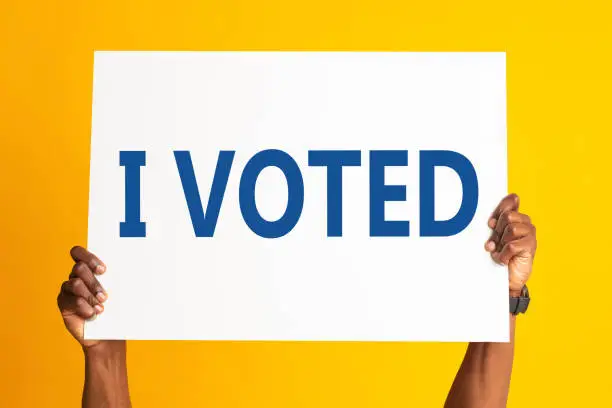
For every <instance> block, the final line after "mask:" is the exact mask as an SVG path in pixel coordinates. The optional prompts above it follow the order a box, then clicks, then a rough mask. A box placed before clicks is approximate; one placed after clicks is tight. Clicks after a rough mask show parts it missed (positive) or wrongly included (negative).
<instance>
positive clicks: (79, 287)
mask: <svg viewBox="0 0 612 408" xmlns="http://www.w3.org/2000/svg"><path fill="white" fill-rule="evenodd" d="M62 292H63V293H65V294H66V295H70V296H76V297H80V298H83V299H85V301H87V303H89V304H90V305H91V306H92V307H93V308H94V309H95V310H96V311H97V312H100V313H101V312H102V311H103V310H104V308H103V306H102V305H101V304H100V301H99V300H98V299H97V298H96V297H95V296H94V295H93V294H92V293H91V292H90V291H89V289H88V288H87V286H86V285H85V282H83V280H81V278H72V279H69V280H67V281H66V282H64V283H63V284H62Z"/></svg>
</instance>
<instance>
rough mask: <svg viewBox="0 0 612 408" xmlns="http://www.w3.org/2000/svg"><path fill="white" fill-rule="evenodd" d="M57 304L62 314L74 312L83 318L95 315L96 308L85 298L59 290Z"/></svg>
mask: <svg viewBox="0 0 612 408" xmlns="http://www.w3.org/2000/svg"><path fill="white" fill-rule="evenodd" d="M57 306H58V307H59V309H60V311H61V313H62V315H70V314H76V315H78V316H80V317H82V318H83V319H91V318H92V317H94V316H96V310H95V309H94V308H93V306H91V305H90V304H89V303H87V301H86V300H85V299H83V298H81V297H76V296H74V295H69V294H67V293H64V292H60V294H59V296H58V297H57Z"/></svg>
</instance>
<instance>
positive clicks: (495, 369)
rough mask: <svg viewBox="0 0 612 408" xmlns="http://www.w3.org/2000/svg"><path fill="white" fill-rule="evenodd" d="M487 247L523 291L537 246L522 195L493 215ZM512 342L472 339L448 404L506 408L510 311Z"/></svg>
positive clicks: (450, 407) (515, 289)
mask: <svg viewBox="0 0 612 408" xmlns="http://www.w3.org/2000/svg"><path fill="white" fill-rule="evenodd" d="M489 227H491V229H492V233H491V237H490V238H489V240H488V241H487V242H486V244H485V250H486V251H487V252H489V253H491V257H492V258H493V260H494V261H496V262H498V263H500V264H503V265H507V266H508V283H509V292H510V296H512V297H517V296H519V295H520V293H521V290H522V289H523V286H525V283H526V282H527V280H528V279H529V276H530V275H531V271H532V265H533V258H534V256H535V251H536V247H537V241H536V234H535V227H534V226H533V224H532V223H531V219H530V218H529V216H527V215H525V214H521V213H520V212H519V198H518V196H517V195H515V194H511V195H509V196H507V197H505V198H504V199H503V200H502V201H501V202H500V203H499V205H498V207H497V208H496V209H495V211H494V212H493V214H492V215H491V218H490V219H489ZM508 319H509V325H510V342H509V343H470V344H469V346H468V349H467V352H466V353H465V357H464V359H463V363H462V364H461V367H460V368H459V372H458V373H457V376H456V377H455V381H454V382H453V385H452V387H451V389H450V392H449V394H448V397H447V399H446V403H445V405H444V407H445V408H485V407H486V408H503V407H505V406H506V403H507V400H508V392H509V389H510V375H511V373H512V361H513V359H514V332H515V327H516V319H517V318H516V316H513V315H511V314H509V318H508Z"/></svg>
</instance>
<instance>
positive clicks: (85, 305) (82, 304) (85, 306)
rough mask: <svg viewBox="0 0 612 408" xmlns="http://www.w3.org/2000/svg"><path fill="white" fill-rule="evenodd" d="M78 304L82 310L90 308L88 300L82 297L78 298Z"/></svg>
mask: <svg viewBox="0 0 612 408" xmlns="http://www.w3.org/2000/svg"><path fill="white" fill-rule="evenodd" d="M76 306H77V308H79V309H81V310H87V309H89V303H87V301H86V300H85V299H84V298H82V297H79V298H77V299H76Z"/></svg>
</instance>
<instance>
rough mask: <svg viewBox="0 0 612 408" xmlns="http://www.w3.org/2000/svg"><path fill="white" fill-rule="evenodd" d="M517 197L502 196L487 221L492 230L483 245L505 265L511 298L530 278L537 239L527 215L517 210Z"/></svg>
mask: <svg viewBox="0 0 612 408" xmlns="http://www.w3.org/2000/svg"><path fill="white" fill-rule="evenodd" d="M518 209H519V197H518V196H517V195H516V194H510V195H509V196H507V197H505V198H504V199H503V200H501V202H500V203H499V205H498V206H497V208H496V209H495V211H493V214H491V218H490V219H489V227H491V229H493V232H492V233H491V237H490V238H489V239H488V240H487V242H486V244H485V249H486V250H487V252H490V253H491V257H492V258H493V260H494V261H495V262H497V263H500V264H503V265H507V266H508V283H509V285H510V295H511V296H513V297H517V296H519V295H520V293H521V291H522V289H523V286H525V283H526V282H527V279H529V276H530V275H531V270H532V267H533V258H534V256H535V252H536V247H537V240H536V229H535V226H534V225H533V224H532V223H531V219H530V218H529V216H528V215H525V214H521V213H520V212H519V211H518Z"/></svg>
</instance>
